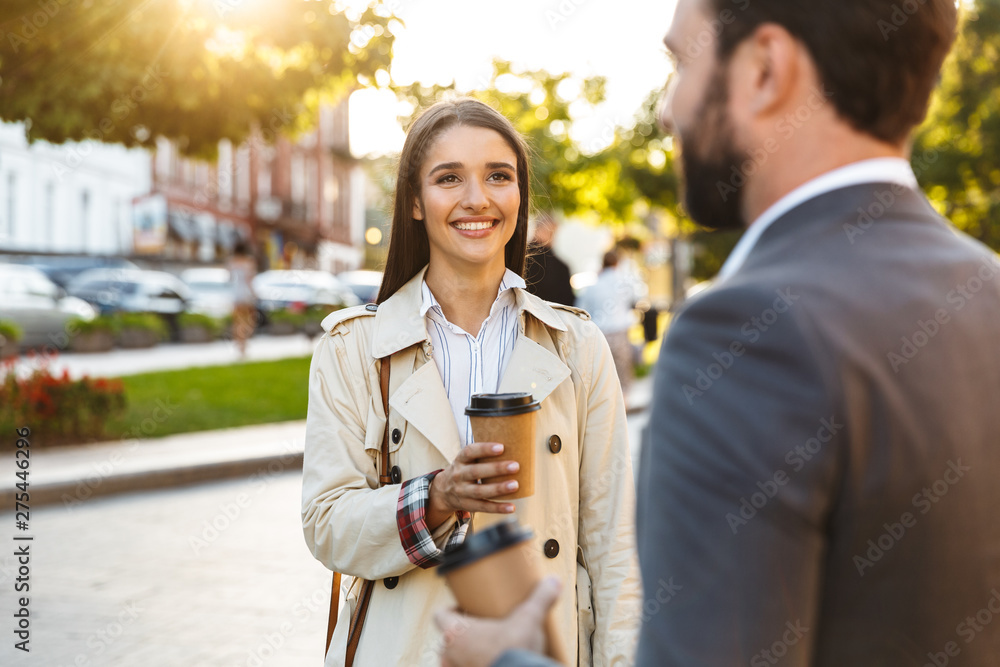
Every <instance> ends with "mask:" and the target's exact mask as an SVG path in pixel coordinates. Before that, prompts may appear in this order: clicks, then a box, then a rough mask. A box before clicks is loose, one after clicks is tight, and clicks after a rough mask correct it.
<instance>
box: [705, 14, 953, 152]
mask: <svg viewBox="0 0 1000 667" xmlns="http://www.w3.org/2000/svg"><path fill="white" fill-rule="evenodd" d="M708 6H709V8H710V9H711V10H713V13H715V14H717V15H719V16H725V18H730V14H731V15H733V16H735V20H733V21H731V22H729V23H728V25H724V28H723V30H722V34H721V35H720V36H719V38H718V48H717V55H718V57H719V60H720V61H721V62H723V63H726V62H728V60H729V58H730V56H731V55H732V54H733V52H734V51H735V50H736V47H737V46H738V45H739V44H740V43H741V42H743V40H745V39H746V38H748V37H750V36H751V35H752V34H753V32H754V31H755V30H756V29H757V28H758V27H759V26H760V25H762V24H764V23H775V24H778V25H780V26H782V27H783V28H785V30H787V31H788V32H789V33H791V34H792V36H793V37H795V38H796V39H798V40H800V41H801V42H802V43H803V44H804V45H805V46H806V48H807V49H808V50H809V53H810V55H811V56H812V59H813V61H814V62H815V63H816V67H817V69H818V71H819V75H820V78H821V81H822V84H823V85H824V86H825V87H826V93H827V94H828V95H830V101H831V102H832V103H833V105H834V106H835V107H836V109H837V112H838V113H839V114H840V116H841V117H842V118H844V119H845V120H846V121H847V122H849V123H850V124H851V125H852V126H853V127H854V128H855V129H856V130H858V131H860V132H865V133H867V134H870V135H871V136H873V137H876V138H877V139H881V140H882V141H886V142H888V143H892V144H899V143H901V142H902V141H904V140H905V139H906V138H907V136H909V133H910V132H911V131H912V130H913V128H915V127H916V126H917V125H919V124H920V123H921V122H922V121H923V119H924V116H925V115H926V114H927V107H928V105H929V102H930V96H931V92H932V91H933V89H934V86H935V85H936V82H937V78H938V73H939V71H940V69H941V64H942V63H943V62H944V59H945V56H946V55H947V54H948V50H949V49H950V48H951V44H952V42H953V41H954V38H955V26H956V22H957V10H956V8H955V0H809V1H808V2H803V1H801V0H709V5H708ZM723 12H726V14H723ZM723 23H724V24H725V21H723Z"/></svg>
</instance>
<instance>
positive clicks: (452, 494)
mask: <svg viewBox="0 0 1000 667" xmlns="http://www.w3.org/2000/svg"><path fill="white" fill-rule="evenodd" d="M528 169H529V167H528V156H527V151H526V148H525V146H524V143H523V140H522V139H521V137H520V135H518V133H517V131H516V130H515V129H514V128H513V126H512V125H511V124H510V121H508V120H507V119H506V118H504V117H503V116H501V115H500V114H499V113H497V112H496V111H495V110H494V109H493V108H491V107H490V106H488V105H486V104H483V103H482V102H478V101H476V100H469V99H465V100H458V101H449V102H442V103H439V104H436V105H434V106H433V107H431V108H430V109H428V110H427V111H426V112H424V114H423V115H421V116H420V118H418V119H417V121H416V122H415V123H414V124H413V126H412V127H411V128H410V131H409V133H408V134H407V137H406V141H405V143H404V145H403V151H402V154H401V155H400V161H399V174H398V178H397V182H396V197H395V208H394V213H393V221H392V231H391V235H390V239H389V252H388V257H387V260H386V271H385V276H384V277H383V279H382V284H381V288H380V291H379V295H378V299H377V301H378V306H377V307H373V306H371V305H369V306H368V307H363V306H358V307H354V308H347V309H343V310H340V311H337V312H335V313H333V314H331V315H330V316H328V317H327V318H326V319H325V320H324V322H323V327H324V329H326V331H327V333H326V334H325V335H324V336H323V337H322V338H321V339H320V342H319V343H318V344H317V347H316V352H315V354H314V356H313V362H312V368H311V371H310V383H309V411H308V416H307V420H306V444H305V460H304V464H303V480H302V487H303V488H302V494H303V507H302V520H303V529H304V533H305V537H306V542H307V543H308V545H309V548H310V549H311V551H312V553H313V554H314V555H315V556H316V558H317V559H319V560H320V561H322V562H323V564H324V565H326V566H327V567H328V568H330V569H331V570H334V571H338V572H341V573H342V574H343V575H344V583H343V585H342V590H343V591H344V593H345V602H346V604H344V605H342V607H341V610H342V611H341V613H340V616H339V619H338V620H337V622H336V627H335V629H334V631H333V635H332V642H331V644H330V649H329V652H328V654H327V657H326V665H327V666H328V667H329V666H332V665H343V664H345V655H346V654H347V651H348V647H349V629H350V628H351V627H355V628H356V627H358V625H357V622H356V619H358V618H359V617H358V616H352V612H353V611H355V610H357V609H367V617H366V620H365V621H364V622H363V623H362V625H361V626H360V627H361V628H362V629H361V631H360V639H359V640H358V642H357V643H356V644H354V645H355V646H356V653H355V656H356V661H355V664H356V665H358V666H359V667H368V666H369V665H374V666H376V667H377V666H381V665H385V666H388V665H414V666H418V667H423V666H427V667H430V666H431V665H433V666H434V667H437V666H438V665H440V664H441V663H440V657H439V655H438V652H439V646H440V644H441V634H440V632H438V631H437V629H436V628H435V627H434V624H433V623H432V620H431V618H432V615H433V612H434V611H435V610H436V609H439V608H443V607H449V606H452V605H454V598H453V597H452V596H451V593H450V592H449V590H448V588H447V586H446V585H445V583H444V581H443V579H442V578H441V577H439V576H437V574H436V573H435V572H434V571H433V570H432V569H430V568H433V567H434V566H435V565H436V564H437V563H438V562H439V558H440V556H441V555H442V554H443V552H444V550H445V549H446V548H449V547H454V546H456V545H458V544H461V543H462V542H463V541H464V540H465V536H466V534H467V532H468V531H469V530H470V529H474V528H475V527H476V526H480V525H483V524H485V523H489V522H490V518H491V517H490V516H489V515H490V514H493V515H509V514H511V513H513V512H514V511H515V510H516V511H517V515H518V518H519V519H520V520H521V521H523V522H524V523H525V524H528V525H530V526H532V528H533V529H534V530H535V534H536V538H535V547H534V549H535V551H536V552H537V554H538V556H539V558H541V559H543V561H544V564H543V569H544V572H545V573H546V574H548V575H555V576H556V577H557V578H558V579H559V581H560V582H561V583H562V584H563V585H564V586H565V587H566V588H567V589H568V590H572V591H575V592H576V595H574V596H573V597H572V598H563V599H562V601H561V602H560V603H559V605H558V607H557V609H556V611H555V612H554V615H553V619H554V625H555V627H556V632H557V633H558V636H559V637H560V639H561V640H562V644H563V646H564V647H565V649H566V650H567V653H568V655H569V658H570V660H571V661H572V664H574V665H575V664H577V656H579V664H585V665H589V664H599V665H624V664H626V663H627V662H628V661H630V660H631V657H632V654H633V652H634V641H635V636H636V633H637V626H638V621H639V616H640V613H641V610H640V608H639V593H638V591H639V584H638V579H637V575H638V570H637V563H636V561H635V544H634V536H633V523H632V515H633V512H634V504H633V490H632V469H631V455H630V450H629V446H628V431H627V427H626V420H625V406H624V402H623V401H622V396H621V393H620V392H619V391H618V389H617V384H616V382H617V381H616V379H615V371H614V367H613V360H612V358H611V355H610V353H609V352H608V348H607V344H606V343H605V342H604V340H602V338H601V333H600V331H599V330H598V329H597V327H596V326H594V325H593V323H592V322H589V321H588V318H586V317H585V315H584V314H583V313H582V311H579V310H578V309H576V308H572V307H568V306H563V305H554V304H550V303H548V302H545V301H543V300H542V299H539V298H538V297H535V296H533V295H531V294H529V293H528V292H527V291H526V290H525V289H524V287H525V283H524V280H523V278H522V277H521V275H520V273H521V272H522V271H523V269H524V257H525V251H526V245H527V233H528V204H529V182H530V181H529V173H528ZM390 365H391V372H390V373H389V377H388V378H387V384H388V388H387V389H386V400H387V401H388V415H387V416H386V414H385V412H383V407H382V400H381V390H380V379H381V378H380V375H381V373H382V372H383V371H386V370H388V369H389V368H390ZM495 392H504V393H507V392H515V393H516V392H527V393H530V394H531V395H532V397H533V399H534V400H536V401H540V403H541V409H540V410H539V411H538V412H537V413H536V414H537V415H538V417H537V427H536V428H537V431H536V432H537V440H536V443H535V446H536V449H537V451H538V452H539V454H538V459H537V464H536V471H535V473H536V478H537V481H536V484H535V488H536V490H537V491H536V493H535V494H534V495H532V496H530V497H526V498H523V499H518V500H515V501H513V502H501V501H495V500H493V499H495V498H497V497H499V496H502V495H504V494H506V493H509V492H510V491H512V490H513V489H512V488H511V487H510V486H508V483H494V482H490V481H489V478H491V477H496V476H498V475H501V474H504V473H507V472H510V470H511V469H510V468H509V467H508V466H509V464H510V463H512V462H510V461H509V460H505V459H504V456H503V453H502V450H501V451H499V452H498V451H497V450H496V448H495V446H494V445H495V443H488V442H474V438H473V434H472V430H471V428H470V424H469V418H468V417H467V416H466V415H465V408H466V406H468V405H469V402H470V398H471V396H472V395H473V394H478V393H495ZM387 417H388V426H387V425H386V424H387ZM386 428H388V431H386V430H385V429H386ZM389 432H391V437H390V436H389V435H388V434H389ZM383 434H385V436H383ZM383 437H386V438H388V440H386V442H387V445H386V447H387V449H388V448H389V447H390V445H389V444H388V443H389V442H390V441H391V449H389V452H390V453H389V455H388V459H389V460H388V461H383V460H382V457H381V453H380V450H381V442H382V441H383V440H382V439H383ZM389 466H391V470H392V474H391V475H389V476H388V477H389V479H388V481H386V480H385V479H382V480H381V481H382V482H384V483H385V485H384V486H383V485H381V484H380V477H379V476H378V471H379V470H380V469H382V468H385V469H386V470H388V469H389ZM477 480H483V482H484V483H482V484H478V483H477ZM510 484H515V485H516V482H512V483H510ZM472 513H475V514H474V515H473V514H472ZM494 521H495V517H494ZM543 545H544V547H543ZM543 553H544V556H543ZM362 580H367V581H368V582H372V583H364V582H363V581H362ZM362 591H365V592H364V593H362ZM366 601H367V602H366ZM355 636H358V635H357V634H356V633H355Z"/></svg>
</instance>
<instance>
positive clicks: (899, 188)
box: [747, 182, 941, 262]
mask: <svg viewBox="0 0 1000 667" xmlns="http://www.w3.org/2000/svg"><path fill="white" fill-rule="evenodd" d="M884 220H910V221H916V220H926V221H934V222H940V221H941V218H940V216H939V215H938V214H937V213H936V212H935V211H934V209H933V208H932V207H931V205H930V204H929V203H928V201H927V199H926V198H925V197H924V196H923V193H921V192H920V191H918V190H914V189H912V188H909V187H905V186H903V185H900V184H899V183H890V182H885V183H864V184H861V185H854V186H850V187H845V188H841V189H839V190H833V191H830V192H826V193H824V194H822V195H819V196H817V197H814V198H813V199H810V200H809V201H806V202H803V203H802V204H799V205H798V206H796V207H795V208H793V209H792V210H790V211H788V212H787V213H785V214H784V215H782V216H781V217H779V218H778V219H777V220H775V221H774V222H773V223H772V224H771V225H770V226H769V227H768V228H767V229H766V230H764V232H763V233H762V234H761V235H760V239H759V240H758V241H757V243H756V244H755V245H754V247H753V249H752V250H751V251H750V253H748V256H747V262H749V261H750V260H751V258H753V257H754V256H757V255H759V254H760V253H762V252H764V251H766V250H767V249H769V248H770V247H772V246H775V245H778V244H781V243H783V242H785V241H787V240H789V239H792V238H793V237H796V236H798V235H800V234H802V235H815V234H817V233H819V230H821V229H823V228H826V227H831V226H835V227H836V230H834V231H835V232H836V233H838V234H842V235H843V236H842V238H843V239H844V240H846V241H852V242H853V234H852V232H857V231H860V232H862V233H863V232H865V231H867V230H868V229H869V228H871V226H872V225H874V224H877V223H878V222H881V221H884Z"/></svg>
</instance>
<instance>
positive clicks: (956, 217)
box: [913, 0, 1000, 250]
mask: <svg viewBox="0 0 1000 667" xmlns="http://www.w3.org/2000/svg"><path fill="white" fill-rule="evenodd" d="M998 61H1000V0H978V1H977V2H976V3H975V5H974V6H973V7H970V8H969V9H968V11H967V13H966V15H965V20H964V23H963V26H962V29H961V31H960V33H959V37H958V40H957V42H956V44H955V48H954V49H953V51H952V54H951V56H950V57H949V59H948V61H947V62H946V64H945V67H944V72H943V74H942V78H941V85H940V87H939V90H938V92H937V95H936V97H935V100H934V103H933V105H932V107H931V111H930V114H929V116H928V120H927V122H926V123H925V124H924V125H923V127H922V128H921V130H920V132H919V133H918V135H917V140H916V142H915V146H914V151H913V167H914V171H915V172H916V174H917V177H918V178H919V179H920V182H921V185H922V186H923V188H924V189H925V191H926V192H927V194H928V196H929V198H930V199H931V201H932V202H933V203H934V204H935V205H936V206H937V207H938V209H939V210H940V211H941V212H942V213H943V214H944V215H945V216H946V217H947V218H949V219H950V220H951V221H952V222H954V223H955V225H956V226H957V227H959V228H960V229H962V230H963V231H965V232H966V233H968V234H969V235H971V236H973V237H975V238H977V239H979V240H980V241H982V242H983V243H986V244H987V245H989V246H990V247H992V248H993V249H995V250H1000V165H998V164H997V155H1000V72H998V70H997V66H996V64H997V62H998Z"/></svg>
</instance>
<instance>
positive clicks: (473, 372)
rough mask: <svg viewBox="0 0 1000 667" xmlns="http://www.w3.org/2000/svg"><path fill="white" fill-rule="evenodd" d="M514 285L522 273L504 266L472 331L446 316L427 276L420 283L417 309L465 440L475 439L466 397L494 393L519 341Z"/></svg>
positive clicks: (521, 285)
mask: <svg viewBox="0 0 1000 667" xmlns="http://www.w3.org/2000/svg"><path fill="white" fill-rule="evenodd" d="M515 287H518V288H521V289H524V288H525V283H524V279H523V278H521V277H520V276H519V275H517V274H516V273H514V272H513V271H511V270H510V269H507V271H506V273H504V276H503V279H502V280H501V281H500V288H499V290H497V298H496V300H495V301H494V302H493V305H492V306H491V307H490V315H489V317H487V318H486V320H485V321H484V322H483V324H482V326H481V327H480V328H479V332H478V333H476V334H475V335H473V334H470V333H468V332H466V331H463V330H462V328H461V327H459V326H457V325H454V324H452V323H450V322H449V321H448V319H447V318H446V317H445V316H444V312H443V311H442V310H441V305H440V304H439V303H438V301H437V299H435V298H434V294H433V293H431V289H430V287H428V286H427V282H426V281H424V283H423V285H422V286H421V293H422V295H423V303H422V304H421V306H420V315H421V316H423V317H424V318H425V323H426V324H427V334H428V336H429V337H430V340H431V345H432V346H433V349H434V362H435V363H436V364H437V368H438V372H440V373H441V380H442V381H443V382H444V389H445V392H446V393H447V394H448V400H449V402H450V403H451V411H452V412H453V413H454V415H455V423H456V424H457V425H458V434H459V437H460V438H461V441H462V443H463V446H464V445H469V444H471V443H472V442H473V438H472V426H471V422H470V420H469V418H468V417H466V416H465V408H466V406H468V405H469V399H470V398H471V397H472V395H473V394H484V393H496V391H497V388H498V387H499V386H500V379H501V378H502V377H503V374H504V371H505V370H506V368H507V362H508V360H509V359H510V356H511V353H512V352H513V351H514V343H516V342H517V334H518V322H517V296H516V293H515V291H514V288H515Z"/></svg>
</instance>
